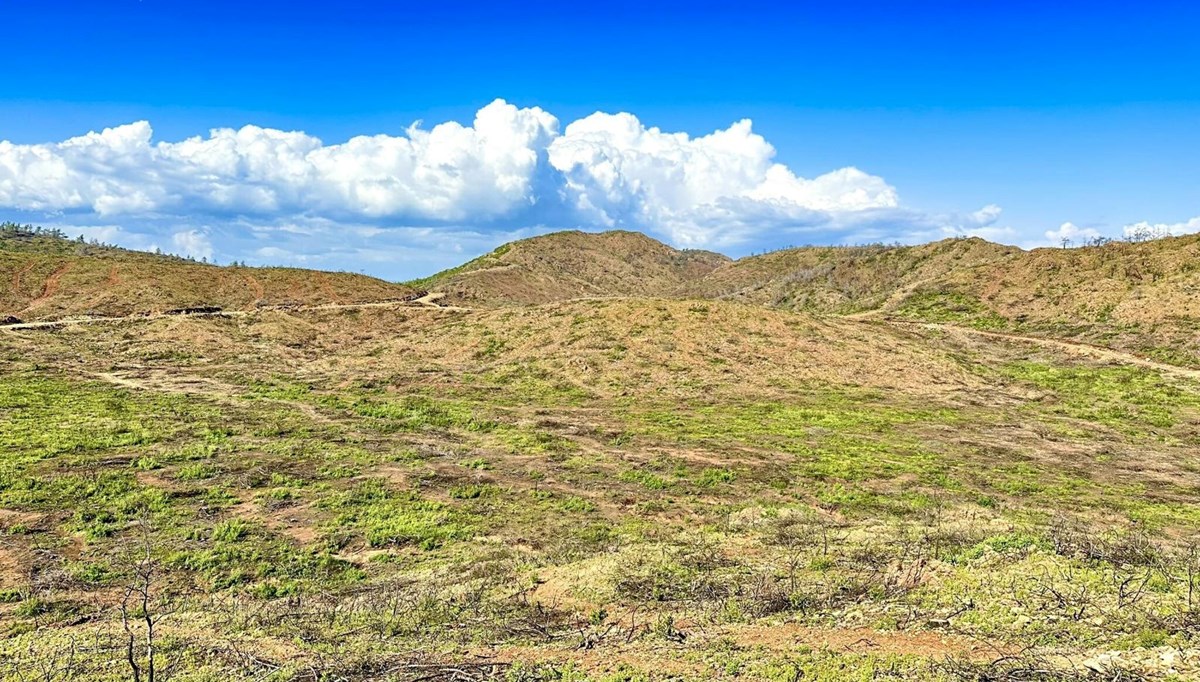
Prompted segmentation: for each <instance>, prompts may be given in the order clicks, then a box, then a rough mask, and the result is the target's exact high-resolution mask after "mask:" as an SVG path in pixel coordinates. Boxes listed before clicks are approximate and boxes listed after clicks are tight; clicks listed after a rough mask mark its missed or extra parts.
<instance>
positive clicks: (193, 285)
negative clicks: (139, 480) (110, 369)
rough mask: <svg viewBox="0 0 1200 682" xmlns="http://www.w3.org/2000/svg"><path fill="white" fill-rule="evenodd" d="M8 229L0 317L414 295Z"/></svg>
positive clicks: (324, 275) (0, 235)
mask: <svg viewBox="0 0 1200 682" xmlns="http://www.w3.org/2000/svg"><path fill="white" fill-rule="evenodd" d="M12 227H15V226H10V229H6V230H0V283H2V284H3V286H0V318H2V317H8V316H11V317H15V318H18V319H23V320H46V319H56V318H62V317H67V316H72V315H108V316H122V315H134V314H140V313H155V312H163V311H166V310H171V309H177V308H189V307H216V308H223V309H227V310H248V309H253V308H254V307H256V306H258V305H264V304H266V305H289V304H295V305H312V304H318V303H369V302H374V301H383V300H388V299H393V298H403V297H406V296H411V295H412V294H413V293H414V291H413V289H412V288H410V287H407V286H405V285H402V284H393V283H390V282H385V281H383V280H380V279H376V278H374V277H367V276H365V275H358V274H351V273H334V272H320V271H315V270H302V269H297V268H278V267H245V266H237V265H232V266H217V265H212V264H206V263H198V262H195V261H193V260H188V259H184V258H180V257H178V256H168V255H163V254H153V253H146V252H142V251H131V250H127V249H122V248H119V247H115V246H109V245H103V244H89V243H85V242H81V241H75V240H70V239H66V238H64V237H63V236H61V235H59V234H56V233H53V232H47V233H36V232H32V231H29V230H24V229H11V228H12Z"/></svg>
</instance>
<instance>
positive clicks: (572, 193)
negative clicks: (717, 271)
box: [549, 113, 899, 245]
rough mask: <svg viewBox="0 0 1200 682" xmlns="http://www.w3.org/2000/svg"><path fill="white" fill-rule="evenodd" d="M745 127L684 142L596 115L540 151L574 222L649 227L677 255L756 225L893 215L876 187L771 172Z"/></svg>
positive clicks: (859, 175) (890, 197)
mask: <svg viewBox="0 0 1200 682" xmlns="http://www.w3.org/2000/svg"><path fill="white" fill-rule="evenodd" d="M774 157H775V148H774V147H772V146H771V145H770V144H769V143H768V142H767V141H766V140H765V139H764V138H763V137H762V136H761V135H758V134H756V133H754V132H753V130H752V128H751V122H750V121H749V120H742V121H739V122H737V123H735V124H733V125H732V126H730V127H729V128H728V129H726V130H719V131H717V132H714V133H712V134H710V135H706V136H703V137H696V138H692V137H689V136H688V135H687V134H685V133H666V132H663V131H661V130H659V129H658V128H647V127H646V126H644V125H643V124H642V123H641V121H639V120H638V119H637V117H635V116H633V115H632V114H603V113H596V114H592V115H591V116H588V117H586V118H583V119H580V120H578V121H575V122H574V123H571V124H570V125H568V126H567V128H566V130H565V131H564V133H563V135H562V136H561V137H558V138H557V139H555V140H554V141H553V142H552V143H551V144H550V148H549V160H550V164H551V165H552V166H553V167H554V168H555V169H556V170H558V171H559V172H560V173H562V174H563V177H564V178H565V192H566V195H567V198H568V201H569V202H570V204H571V205H572V206H573V207H574V208H575V209H577V210H578V212H579V214H580V215H582V216H586V217H588V218H589V219H590V220H591V221H593V222H594V223H595V224H598V225H603V226H606V227H633V228H637V227H649V228H650V229H654V230H656V231H659V232H663V233H666V234H668V235H670V237H671V238H672V239H673V240H674V241H676V242H678V243H681V244H684V245H710V244H714V243H717V244H719V243H723V242H730V241H738V240H740V239H741V238H744V237H745V236H746V234H745V233H747V232H751V231H754V230H756V228H759V227H763V226H764V224H769V223H779V224H791V223H795V222H797V221H801V222H811V221H820V222H825V221H828V220H829V218H830V217H831V214H844V213H850V212H858V211H866V210H870V209H880V208H893V207H896V206H898V204H899V199H898V198H897V195H896V191H895V190H894V189H893V188H892V187H891V186H889V185H888V184H887V183H886V182H884V180H883V179H882V178H879V177H876V176H872V175H868V174H867V173H864V172H862V171H860V170H858V169H856V168H843V169H841V170H836V171H833V172H830V173H827V174H825V175H821V176H818V177H816V178H814V179H811V180H809V179H805V178H801V177H797V176H796V175H795V174H793V173H792V172H791V170H789V169H788V168H787V167H786V166H784V165H782V164H779V163H775V162H774V161H773V159H774Z"/></svg>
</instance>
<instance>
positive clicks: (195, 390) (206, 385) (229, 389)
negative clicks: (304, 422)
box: [92, 369, 334, 424]
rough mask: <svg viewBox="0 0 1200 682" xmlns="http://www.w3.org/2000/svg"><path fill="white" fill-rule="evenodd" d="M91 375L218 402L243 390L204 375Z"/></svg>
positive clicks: (309, 409) (307, 411)
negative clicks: (199, 396)
mask: <svg viewBox="0 0 1200 682" xmlns="http://www.w3.org/2000/svg"><path fill="white" fill-rule="evenodd" d="M92 376H93V377H95V378H97V379H100V380H101V381H105V382H108V383H110V384H113V385H114V386H120V387H122V388H128V389H132V390H135V391H158V392H162V393H184V394H188V395H201V396H205V397H208V398H213V399H215V400H217V401H220V402H230V401H232V400H234V399H236V398H237V397H238V396H239V394H241V393H242V392H243V390H244V389H243V388H242V387H240V386H235V385H233V384H226V383H222V382H220V381H217V380H215V379H211V378H208V377H197V376H192V375H189V374H177V373H174V372H171V371H167V370H146V369H134V370H129V371H124V372H94V373H92ZM258 400H261V401H262V402H267V403H275V404H278V405H285V406H287V407H290V408H293V409H296V410H299V411H300V412H303V413H304V415H305V416H306V417H308V418H309V419H311V420H313V421H314V422H319V423H324V424H329V423H333V422H334V420H333V419H331V418H329V417H328V416H326V415H325V414H324V413H322V412H321V411H320V410H318V409H317V408H316V407H315V406H313V405H310V404H309V403H306V402H303V401H299V400H284V399H282V398H259V399H258Z"/></svg>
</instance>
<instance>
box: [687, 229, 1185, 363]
mask: <svg viewBox="0 0 1200 682" xmlns="http://www.w3.org/2000/svg"><path fill="white" fill-rule="evenodd" d="M680 293H681V294H684V295H688V296H693V297H700V298H722V299H729V300H737V301H743V302H747V303H753V304H757V305H766V306H770V307H778V308H784V309H789V310H800V311H809V312H816V313H826V314H855V315H870V314H879V315H884V316H889V317H895V318H901V319H909V320H915V321H927V322H940V323H951V324H959V325H965V326H971V327H977V328H985V329H998V330H1009V331H1015V332H1022V333H1037V334H1040V335H1044V336H1054V337H1063V338H1073V339H1078V340H1086V341H1090V342H1094V343H1101V344H1104V345H1111V346H1113V347H1117V348H1125V349H1129V350H1135V351H1138V352H1141V353H1145V354H1147V355H1150V356H1153V357H1157V358H1160V359H1164V360H1168V361H1172V362H1176V363H1178V364H1188V365H1194V364H1196V363H1197V362H1200V339H1198V338H1197V333H1196V332H1197V330H1200V296H1198V294H1200V236H1196V235H1192V236H1185V237H1174V238H1167V239H1158V240H1153V241H1147V242H1140V243H1125V242H1111V243H1108V244H1105V245H1102V246H1089V247H1082V248H1074V249H1061V248H1043V249H1034V250H1032V251H1024V250H1021V249H1018V248H1015V247H1007V246H1001V245H997V244H992V243H989V242H986V241H984V240H981V239H975V238H973V239H950V240H944V241H941V242H936V243H932V244H923V245H920V246H906V247H884V246H866V247H827V248H801V249H789V250H786V251H779V252H775V253H770V254H766V255H763V256H757V257H753V258H744V259H741V260H738V261H734V262H731V263H729V264H728V265H725V266H723V267H721V268H717V269H716V270H714V271H713V272H712V273H710V274H709V275H707V276H706V277H704V278H703V279H701V280H699V281H696V282H693V283H691V284H689V285H687V286H685V287H683V288H682V289H681V290H680Z"/></svg>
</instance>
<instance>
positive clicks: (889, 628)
mask: <svg viewBox="0 0 1200 682" xmlns="http://www.w3.org/2000/svg"><path fill="white" fill-rule="evenodd" d="M0 244H4V245H5V246H6V248H5V249H4V250H2V251H0V263H4V264H5V265H4V267H6V268H8V269H7V270H6V271H5V272H6V274H5V276H4V278H3V279H0V283H3V282H7V281H10V280H11V279H12V278H14V277H15V276H16V275H17V274H19V275H20V276H21V278H22V279H24V278H25V277H26V276H29V277H30V278H31V279H29V284H28V285H26V284H25V283H23V282H22V283H19V286H14V287H13V291H9V292H5V293H3V294H2V296H5V297H8V298H4V299H3V300H5V301H11V303H7V304H6V305H9V306H11V307H14V308H15V307H18V306H19V307H20V310H22V311H27V314H28V312H32V313H34V314H38V315H41V314H45V315H47V316H52V315H56V314H78V312H80V311H86V310H87V309H89V308H88V306H91V305H92V304H93V302H95V301H98V302H100V303H101V304H102V305H103V306H105V307H106V309H108V310H110V311H120V310H131V311H143V310H156V309H159V308H162V307H164V306H168V305H180V304H184V305H187V304H195V305H203V306H212V305H223V306H227V307H233V306H241V307H244V308H246V309H247V311H246V312H245V313H244V314H242V313H239V314H228V315H214V316H201V315H195V316H192V315H141V314H134V315H131V316H129V317H126V318H121V319H116V320H107V321H104V322H103V323H97V324H83V323H78V324H75V323H71V324H62V325H45V326H36V325H35V326H22V325H0V680H5V682H7V680H14V681H16V680H22V681H24V680H27V679H30V677H29V673H28V671H30V670H36V671H40V672H39V673H38V675H37V679H45V680H54V681H56V682H57V681H58V680H63V681H64V682H65V681H66V680H83V679H88V680H90V679H97V680H112V681H113V682H116V681H117V680H122V679H130V675H129V674H128V673H129V668H130V663H129V661H130V660H131V658H130V657H132V660H133V661H134V662H135V663H140V664H143V665H144V664H146V663H147V662H148V660H149V659H150V658H151V656H154V657H156V660H158V661H159V662H160V663H161V664H162V665H163V668H162V669H164V670H170V671H171V674H172V675H175V677H171V679H183V680H212V679H247V678H249V679H254V678H257V679H263V680H279V681H280V682H283V681H290V680H297V681H299V680H310V679H344V680H395V681H397V682H415V681H417V680H441V679H446V680H455V679H458V680H495V681H499V680H506V681H511V682H516V681H528V682H544V681H550V680H557V681H566V680H572V681H580V682H582V681H583V680H597V681H601V680H603V681H610V680H647V681H655V682H658V681H661V682H668V681H670V682H675V681H677V680H689V681H691V680H694V681H696V682H699V681H701V680H705V681H707V680H727V681H729V682H735V681H736V682H746V681H761V682H777V681H779V680H797V679H805V680H809V679H811V680H825V681H827V682H840V680H844V679H895V680H921V681H927V682H982V681H985V680H986V681H1000V680H1047V681H1050V680H1053V681H1056V682H1058V681H1066V680H1097V681H1098V680H1114V679H1121V680H1125V679H1129V680H1156V681H1160V682H1168V681H1172V682H1173V681H1174V680H1182V679H1196V678H1197V677H1198V676H1200V635H1198V634H1197V628H1196V623H1197V613H1198V612H1200V604H1198V603H1197V597H1196V595H1197V594H1200V578H1198V576H1200V549H1198V548H1200V514H1198V513H1197V511H1196V509H1197V506H1196V505H1197V504H1198V503H1200V460H1198V458H1197V455H1196V452H1197V445H1198V444H1200V370H1197V369H1192V368H1189V367H1186V366H1185V367H1181V366H1180V365H1188V364H1189V362H1188V361H1187V357H1188V356H1187V355H1186V353H1187V350H1186V348H1187V347H1186V346H1185V345H1184V344H1181V343H1176V342H1175V341H1173V340H1172V339H1175V338H1183V336H1182V335H1184V334H1186V330H1187V328H1188V324H1189V323H1190V322H1189V320H1191V319H1192V318H1193V316H1194V314H1193V313H1192V312H1191V311H1192V307H1191V306H1192V305H1194V303H1195V301H1194V297H1193V296H1190V292H1191V289H1190V287H1191V286H1192V285H1191V282H1192V281H1193V280H1192V277H1193V275H1192V274H1191V267H1192V266H1191V265H1190V263H1191V262H1193V258H1192V256H1193V252H1194V250H1195V249H1196V244H1197V241H1196V240H1195V239H1194V238H1181V239H1176V240H1163V241H1159V242H1153V243H1147V244H1117V245H1109V246H1104V247H1089V248H1086V249H1071V250H1063V249H1044V250H1036V251H1032V252H1027V251H1022V250H1019V249H1014V248H1010V247H1003V246H997V245H994V244H989V243H987V242H983V241H981V240H968V239H962V240H949V241H944V242H939V243H936V244H928V245H923V246H915V247H846V248H805V249H793V250H787V251H780V252H776V253H771V254H765V255H763V256H757V257H753V258H745V259H741V260H738V261H731V260H729V259H726V258H724V257H722V256H718V255H715V254H707V253H703V252H680V251H676V250H674V249H671V248H670V247H668V246H665V245H663V244H660V243H658V242H656V241H654V240H652V239H649V238H647V237H644V236H641V235H636V234H632V233H606V234H600V235H586V234H582V233H564V234H556V235H547V236H545V237H539V238H535V239H530V240H524V241H521V242H516V243H514V244H512V245H509V246H507V247H502V248H500V249H497V250H496V251H495V252H493V253H492V254H489V255H487V256H484V257H482V258H480V259H477V260H476V261H472V262H471V263H468V264H466V265H464V266H462V267H461V268H457V269H455V270H452V271H448V272H445V273H441V274H439V275H436V276H434V277H431V278H428V279H427V280H423V281H417V282H412V283H409V284H407V285H391V284H387V283H384V282H380V281H378V280H372V279H370V278H361V277H356V276H352V275H334V274H326V273H317V272H310V271H303V270H276V269H260V268H241V267H220V268H218V267H215V266H210V265H203V264H196V263H192V262H189V261H184V260H180V259H175V258H168V257H162V256H152V255H149V254H137V253H131V252H126V251H120V250H114V249H108V248H102V247H95V246H90V245H81V244H79V243H77V242H68V241H64V240H61V239H56V238H54V237H45V236H43V237H37V238H34V237H21V238H20V240H19V241H13V240H9V241H6V242H0ZM113 271H115V272H116V273H117V276H116V278H115V280H116V281H113V279H110V278H109V277H108V274H109V273H111V272H113ZM55 272H57V273H58V274H57V275H55V274H54V273H55ZM85 275H86V276H85ZM135 275H142V276H145V277H150V278H153V280H152V281H154V282H156V284H155V285H154V286H145V287H139V286H135V285H133V284H130V283H128V282H127V281H126V280H128V279H132V278H133V277H134V276H135ZM247 275H251V276H253V277H254V278H256V280H257V281H258V282H259V285H260V286H262V287H263V291H262V292H261V293H260V292H258V291H257V290H256V289H255V288H254V287H252V286H251V285H250V283H249V282H247V281H246V276H247ZM51 284H53V286H51ZM426 290H430V291H434V292H438V293H443V292H444V293H446V294H447V295H448V298H449V299H450V301H451V302H453V303H457V304H460V305H447V306H441V305H436V304H434V303H432V302H431V301H430V300H427V301H426V302H425V303H421V304H411V305H403V304H400V305H391V304H387V305H378V306H351V305H319V304H323V303H330V302H335V301H337V300H339V299H341V300H347V301H350V300H354V301H361V300H364V299H366V300H370V299H373V298H385V299H386V298H390V297H393V296H396V295H403V294H405V293H407V292H410V291H426ZM31 296H32V299H31ZM39 297H41V301H37V299H38V298H39ZM273 297H281V298H282V297H287V300H296V299H299V300H302V301H305V302H307V303H310V304H316V305H301V306H269V305H264V306H260V305H257V304H256V302H257V301H259V300H266V301H271V300H274V299H273ZM31 301H35V302H37V303H36V305H33V304H31ZM1149 302H1153V303H1154V304H1155V305H1158V306H1159V307H1158V308H1156V309H1154V310H1145V309H1144V304H1146V303H1149ZM1168 304H1169V305H1168ZM1106 307H1107V308H1109V310H1108V312H1107V313H1106V314H1103V315H1102V314H1098V313H1097V311H1100V310H1101V309H1103V308H1106ZM1105 334H1107V336H1105ZM1093 338H1094V339H1098V340H1096V341H1093V340H1091V339H1093ZM1164 339H1165V340H1164ZM1100 343H1103V344H1104V345H1103V346H1102V345H1098V344H1100ZM1153 343H1162V344H1164V346H1163V347H1165V348H1168V349H1170V350H1171V351H1172V355H1171V356H1170V357H1166V358H1155V357H1148V354H1146V353H1143V352H1142V351H1141V350H1129V349H1122V347H1121V346H1122V344H1126V345H1128V346H1129V348H1135V347H1139V348H1140V346H1139V344H1141V345H1146V344H1153ZM139 590H140V591H139ZM142 594H145V595H146V600H145V602H144V604H143V603H142V602H140V601H139V602H138V603H137V604H135V605H133V606H132V607H131V602H130V601H129V600H130V598H131V595H132V596H133V597H138V596H140V595H142ZM123 607H124V608H123ZM130 613H133V614H135V615H137V616H138V618H135V619H130V618H128V615H129V614H130ZM146 619H149V620H146ZM147 622H150V623H153V624H154V628H155V629H154V631H153V633H150V632H149V629H148V628H147V627H146V623H147ZM131 638H132V639H131ZM130 641H134V642H135V644H136V646H135V648H134V649H130V648H129V642H130ZM81 647H85V648H86V655H80V653H79V652H80V651H81V650H84V649H81ZM130 651H133V653H132V654H130V653H129V652H130Z"/></svg>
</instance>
